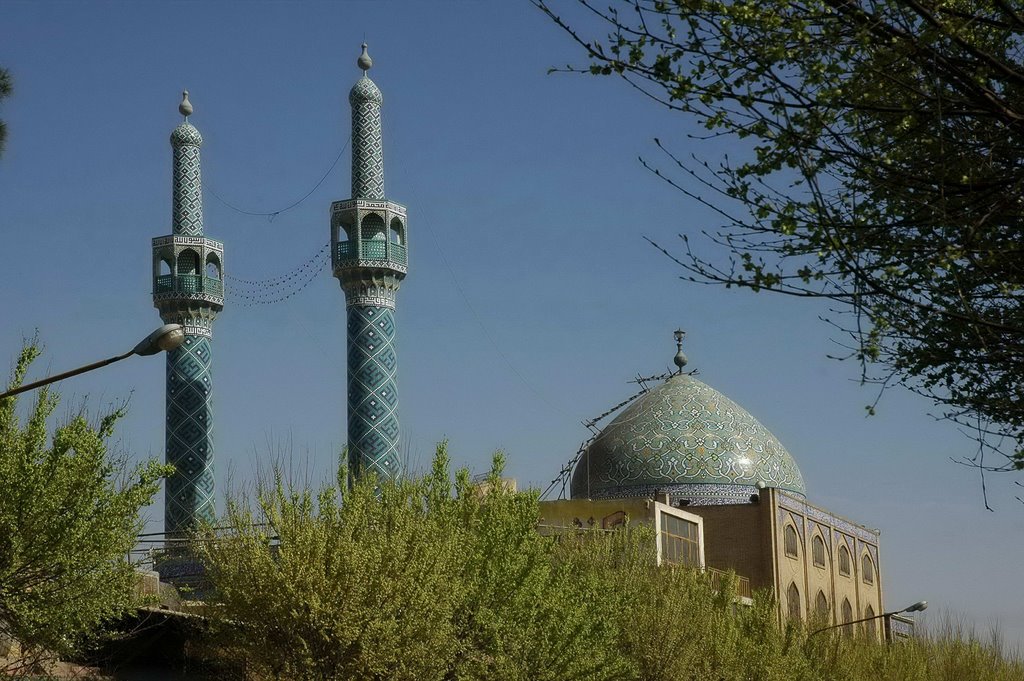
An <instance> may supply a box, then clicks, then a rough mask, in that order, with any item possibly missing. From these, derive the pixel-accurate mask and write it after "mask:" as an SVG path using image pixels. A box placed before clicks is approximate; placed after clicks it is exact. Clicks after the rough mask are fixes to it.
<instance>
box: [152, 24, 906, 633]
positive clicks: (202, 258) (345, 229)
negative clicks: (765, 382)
mask: <svg viewBox="0 0 1024 681" xmlns="http://www.w3.org/2000/svg"><path fill="white" fill-rule="evenodd" d="M357 64H358V66H359V68H360V69H361V70H362V71H363V75H362V77H361V78H359V79H358V80H357V82H356V84H355V85H354V86H353V87H352V89H351V91H350V93H349V103H350V105H351V110H352V143H351V144H352V191H351V197H350V198H349V199H346V200H342V201H335V202H334V203H333V204H331V206H330V233H331V261H332V269H333V273H334V276H335V277H337V278H338V279H339V281H340V283H341V288H342V290H343V292H344V295H345V300H346V310H347V312H346V314H347V318H348V320H347V349H348V352H347V360H348V393H347V428H348V450H349V470H350V471H352V472H353V473H354V474H355V475H361V474H365V473H367V472H369V471H372V472H373V473H374V474H376V475H377V476H378V478H379V479H395V478H397V477H398V476H399V475H400V474H401V461H400V457H399V442H400V438H399V418H398V381H397V356H396V352H395V337H396V325H395V310H396V294H397V292H398V289H399V286H400V284H401V282H402V280H403V279H404V278H405V275H406V273H407V271H408V262H409V261H408V250H407V248H408V246H407V233H406V228H407V221H406V217H407V213H406V208H405V207H404V206H402V205H400V204H398V203H395V202H393V201H391V200H389V199H388V198H387V197H386V194H385V191H384V156H383V145H382V135H381V106H382V103H383V97H382V95H381V91H380V89H379V88H378V87H377V86H376V84H374V82H373V81H372V80H370V78H369V77H368V75H367V72H368V71H369V70H370V68H371V67H372V65H373V62H372V60H371V59H370V57H369V55H368V54H367V50H366V45H365V44H364V45H363V50H362V55H361V56H360V57H359V59H358V61H357ZM184 95H185V96H184V99H183V101H182V103H181V105H180V106H179V112H180V113H181V114H182V115H183V116H184V118H185V120H184V121H183V122H182V123H181V124H180V125H179V126H178V127H177V128H175V130H174V131H173V133H172V134H171V147H172V150H173V188H172V197H173V201H172V204H173V207H172V233H171V234H170V235H167V236H161V237H157V238H155V239H153V242H152V247H153V303H154V305H155V306H156V308H157V309H158V310H159V312H160V316H161V318H162V319H163V320H164V322H165V323H178V324H181V325H182V326H183V327H184V330H185V342H184V344H183V345H182V346H181V347H179V348H178V349H176V350H174V351H172V352H170V353H169V354H168V356H167V371H166V457H167V461H168V462H169V463H171V464H173V465H174V466H175V468H176V471H177V472H176V473H175V474H174V475H173V476H171V478H170V479H168V481H167V485H166V489H165V518H164V525H165V526H164V530H165V535H166V536H167V537H169V538H173V537H181V536H184V535H185V534H186V533H187V532H188V531H189V530H190V529H191V528H194V527H196V526H197V525H198V524H199V523H201V522H204V521H208V520H212V519H213V518H214V516H215V505H214V442H213V410H212V389H213V372H212V339H213V321H214V319H215V318H216V316H217V314H218V313H220V312H221V311H222V309H223V307H224V245H223V244H222V243H221V242H219V241H215V240H213V239H210V238H208V237H207V236H206V235H205V233H204V225H203V208H202V198H203V197H202V180H201V169H200V157H199V150H200V147H201V146H202V142H203V138H202V135H201V134H200V133H199V131H198V130H197V129H196V128H195V127H194V126H193V125H192V124H191V123H190V122H189V120H188V118H189V116H190V115H191V114H192V113H193V107H192V104H191V102H190V101H189V99H188V93H187V92H185V93H184ZM676 342H677V353H676V358H675V362H676V366H677V368H678V371H676V372H675V373H674V374H671V375H669V376H667V377H662V378H664V381H663V382H662V383H661V384H660V385H657V386H656V387H654V388H652V389H649V390H645V391H644V392H643V393H642V394H641V395H640V396H638V397H637V399H635V400H633V401H632V402H631V403H630V404H629V405H628V406H627V407H626V408H625V409H623V410H622V411H621V413H619V414H618V416H617V417H616V418H614V419H613V420H612V421H611V422H610V423H609V424H608V425H607V426H606V427H605V428H604V429H603V430H602V431H600V433H599V434H597V435H596V436H595V437H594V438H593V439H592V440H591V441H590V442H589V444H588V445H587V446H586V447H585V449H583V450H581V454H580V456H579V457H578V459H577V461H576V463H575V468H574V470H573V472H572V478H571V484H570V497H571V498H570V499H563V500H558V501H550V502H543V504H542V511H541V512H542V515H543V517H542V518H541V519H540V522H539V528H540V530H541V531H542V532H561V531H572V530H576V529H582V528H603V529H610V528H614V527H616V526H617V525H621V524H623V523H625V522H627V520H628V521H631V522H645V523H649V524H651V525H653V527H654V528H655V530H656V533H655V536H656V541H657V547H656V548H657V554H658V556H659V561H660V562H664V563H671V564H684V565H690V566H694V567H696V568H699V569H707V570H712V571H727V570H731V571H733V572H735V574H736V575H737V576H738V578H739V593H740V596H741V597H749V596H750V595H751V593H752V591H753V590H758V589H768V590H771V591H772V592H773V593H774V594H776V596H777V600H778V603H779V618H780V621H784V620H785V619H787V618H792V619H796V620H811V619H815V620H816V621H818V622H823V623H830V624H842V623H847V622H851V623H852V622H855V621H857V620H861V619H865V618H871V617H874V616H876V615H880V614H882V613H883V612H884V611H883V591H882V582H881V572H880V566H881V564H880V554H879V541H878V537H879V533H878V531H877V530H871V529H868V528H866V527H864V526H862V525H859V524H857V523H854V522H852V521H849V520H847V519H844V518H842V517H840V516H838V515H836V514H834V513H832V512H831V511H830V510H828V509H825V508H823V507H821V506H818V505H815V504H813V503H811V502H810V501H808V500H807V490H806V488H805V485H804V480H803V477H802V475H801V474H800V469H799V468H798V466H797V464H796V461H795V460H794V459H793V457H792V456H791V455H790V453H789V452H788V451H786V449H785V447H783V446H782V444H781V443H780V442H779V441H778V439H776V438H775V436H773V435H772V434H771V433H770V432H769V431H768V430H767V429H766V428H765V427H764V426H763V425H762V424H761V423H760V422H759V421H758V420H757V419H756V418H754V417H753V416H752V415H751V414H750V413H748V412H747V411H745V410H744V409H743V408H742V407H740V406H738V405H737V404H736V403H735V402H733V401H732V400H730V399H729V398H728V397H726V396H725V395H723V394H721V393H720V392H718V391H717V390H715V389H714V388H712V387H710V386H708V385H706V384H705V383H702V382H701V381H699V380H697V379H696V378H694V377H693V376H692V375H691V374H690V373H687V372H685V371H684V367H685V366H686V364H687V360H686V357H685V356H684V355H683V353H682V349H681V343H682V332H677V334H676ZM161 576H162V578H163V573H162V572H161ZM874 622H875V621H874V620H871V621H870V622H867V623H865V624H864V627H865V629H864V630H865V631H873V629H872V628H871V627H873V626H874ZM895 622H896V621H895V620H892V619H891V618H887V619H886V626H887V627H888V626H895Z"/></svg>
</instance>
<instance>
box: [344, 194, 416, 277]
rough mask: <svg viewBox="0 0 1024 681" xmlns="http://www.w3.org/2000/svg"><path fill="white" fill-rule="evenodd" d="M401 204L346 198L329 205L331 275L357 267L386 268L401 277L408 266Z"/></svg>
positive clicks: (404, 223)
mask: <svg viewBox="0 0 1024 681" xmlns="http://www.w3.org/2000/svg"><path fill="white" fill-rule="evenodd" d="M407 244H408V241H407V235H406V212H405V206H403V205H401V204H398V203H395V202H393V201H371V200H367V199H349V200H347V201H335V202H334V203H333V204H331V261H332V264H333V266H334V274H335V276H341V273H342V272H351V271H352V270H358V269H370V270H389V271H391V272H393V273H394V274H396V275H398V276H399V278H401V277H404V276H405V273H406V271H407V270H408V266H409V251H408V246H407Z"/></svg>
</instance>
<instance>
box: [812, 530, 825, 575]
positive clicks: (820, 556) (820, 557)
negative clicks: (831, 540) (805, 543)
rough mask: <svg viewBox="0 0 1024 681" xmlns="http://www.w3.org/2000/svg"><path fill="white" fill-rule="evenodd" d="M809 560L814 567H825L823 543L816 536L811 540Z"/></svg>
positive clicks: (818, 536) (819, 537)
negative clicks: (812, 562)
mask: <svg viewBox="0 0 1024 681" xmlns="http://www.w3.org/2000/svg"><path fill="white" fill-rule="evenodd" d="M811 560H812V561H814V565H815V566H816V567H825V542H824V540H822V538H821V536H820V535H817V534H816V535H814V539H813V540H811Z"/></svg>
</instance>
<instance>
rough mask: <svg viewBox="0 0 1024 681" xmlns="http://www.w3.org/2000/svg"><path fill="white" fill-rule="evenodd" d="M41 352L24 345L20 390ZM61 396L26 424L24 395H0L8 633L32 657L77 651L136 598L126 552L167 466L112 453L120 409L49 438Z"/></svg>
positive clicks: (3, 613)
mask: <svg viewBox="0 0 1024 681" xmlns="http://www.w3.org/2000/svg"><path fill="white" fill-rule="evenodd" d="M38 356H39V350H38V348H37V347H36V346H35V345H29V346H26V347H25V348H24V349H23V350H22V353H21V356H20V358H19V359H18V363H17V365H16V368H15V370H14V376H13V379H12V381H11V385H12V387H15V386H18V385H20V384H21V382H22V380H23V378H24V376H25V372H26V371H27V370H28V367H29V365H30V364H31V363H32V361H33V360H35V359H36V358H37V357H38ZM57 402H58V400H57V397H56V396H55V395H54V394H53V393H51V392H49V391H47V390H46V389H45V388H44V389H42V390H40V391H39V393H38V398H37V401H36V403H35V405H34V407H33V408H32V409H31V412H30V414H29V416H28V418H27V420H26V421H25V422H24V423H22V422H21V421H20V419H19V418H18V415H17V413H16V409H15V407H16V398H12V397H9V398H5V399H0V637H13V638H15V639H17V640H18V641H20V643H21V645H22V647H23V649H24V650H25V653H26V656H28V657H32V656H37V655H39V654H43V653H47V654H48V653H54V654H69V653H71V652H74V651H75V650H76V649H77V648H78V647H79V646H80V645H81V644H82V643H83V642H84V641H85V640H86V639H87V638H88V637H89V636H90V635H92V634H94V633H95V632H96V630H97V628H98V627H99V626H100V625H102V624H103V623H104V622H105V621H107V620H109V619H111V618H114V617H117V616H118V615H120V614H122V613H123V612H124V611H125V610H126V609H127V608H129V607H131V606H132V605H133V601H134V586H135V579H136V578H135V573H134V568H133V567H132V565H131V564H129V563H128V562H127V560H126V557H127V555H128V552H129V551H130V550H131V549H132V548H133V547H134V546H135V541H136V535H137V534H138V532H139V529H140V522H141V521H140V520H139V510H140V509H141V508H142V507H144V506H146V505H148V504H149V503H150V501H151V500H152V498H153V495H154V494H156V492H157V491H158V489H159V480H160V478H161V477H162V476H163V475H165V474H166V473H167V470H166V468H165V467H164V466H160V465H157V464H156V463H155V462H150V463H147V464H143V465H141V466H137V467H134V468H128V467H127V466H126V464H125V462H124V461H123V460H118V459H116V458H113V457H111V456H110V455H109V454H108V452H107V440H108V439H109V437H110V435H111V433H112V430H113V427H114V424H115V423H116V421H117V419H118V418H119V417H120V416H121V414H122V412H121V411H120V410H118V411H115V412H114V413H112V414H109V415H107V416H105V417H104V418H103V419H102V420H101V421H100V423H99V424H98V425H96V426H93V425H91V424H90V423H89V421H88V419H86V417H85V416H84V415H83V414H81V413H79V414H77V415H74V416H72V417H71V418H69V419H68V420H67V422H66V423H64V424H63V425H59V426H58V427H57V428H56V429H55V430H54V432H53V435H52V437H51V436H48V426H47V420H48V419H49V418H50V416H51V415H52V413H53V411H54V409H55V408H56V406H57Z"/></svg>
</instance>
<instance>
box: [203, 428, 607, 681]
mask: <svg viewBox="0 0 1024 681" xmlns="http://www.w3.org/2000/svg"><path fill="white" fill-rule="evenodd" d="M500 472H501V459H500V457H496V459H495V463H494V468H493V470H492V472H491V475H490V478H489V481H488V486H489V487H490V490H489V491H488V492H487V493H486V494H484V493H481V491H480V489H479V488H478V487H476V486H474V485H473V484H471V482H470V480H469V477H468V475H467V474H466V473H465V472H464V471H463V472H461V473H460V474H459V475H458V476H457V477H456V479H455V480H454V481H453V480H452V479H451V477H450V474H449V472H448V456H447V453H446V450H445V447H444V445H441V446H440V447H439V448H438V451H437V455H436V457H435V460H434V465H433V469H432V471H431V473H430V474H429V475H427V476H426V477H424V478H422V479H420V480H415V481H409V480H407V481H402V482H398V483H387V484H383V485H378V484H377V481H375V480H373V479H366V480H362V481H359V482H356V483H355V484H354V485H353V486H352V488H351V489H349V490H346V486H345V485H344V484H342V483H339V484H336V485H331V486H328V487H325V488H323V489H321V490H320V491H319V492H318V493H317V494H315V495H314V494H313V493H311V492H310V491H308V490H297V489H293V488H290V487H288V486H287V485H286V484H285V483H284V482H283V480H282V476H281V475H280V473H276V474H275V476H274V478H273V480H272V481H271V482H269V483H267V484H261V485H260V486H259V489H258V491H257V494H256V497H255V500H254V501H253V502H252V503H250V501H249V500H247V499H240V498H235V499H232V500H230V501H229V503H228V507H227V518H226V525H227V526H228V527H229V528H230V529H229V530H228V531H227V532H226V533H224V534H215V533H213V532H210V533H208V534H207V535H206V536H205V537H202V538H201V539H202V540H201V541H199V542H198V543H197V547H198V550H199V552H200V554H201V555H202V556H203V559H204V561H205V562H206V564H207V565H208V570H209V575H210V578H211V580H212V582H213V584H214V586H215V589H216V593H217V598H216V600H217V603H216V605H215V606H212V607H211V612H210V615H211V617H212V619H213V621H214V622H219V623H220V626H218V627H216V629H215V630H216V631H217V639H216V640H219V641H223V642H225V644H226V645H227V646H228V647H231V648H234V649H235V650H237V651H238V652H239V654H240V656H241V658H242V659H244V660H246V665H247V666H248V668H249V669H250V671H253V670H255V671H257V672H260V673H263V674H268V675H271V676H272V677H273V678H289V679H312V678H316V679H394V680H402V679H410V680H412V679H415V680H417V681H429V680H430V679H467V680H468V679H481V680H483V679H494V680H495V681H497V680H501V681H514V680H516V679H521V680H523V681H528V680H545V679H547V680H550V681H560V680H568V679H584V678H585V679H614V678H622V673H623V669H624V665H623V663H622V661H621V659H620V657H619V655H618V653H617V652H616V650H615V648H614V646H613V645H612V642H613V639H612V638H611V635H612V633H613V629H612V628H611V627H610V626H609V625H608V624H607V623H606V622H603V621H601V620H594V619H593V618H590V617H589V613H590V609H589V606H588V600H589V599H588V596H591V595H593V594H588V592H587V591H586V590H581V589H579V588H578V587H577V586H576V585H575V584H574V583H573V579H572V575H571V574H570V573H569V572H567V571H566V570H564V569H559V568H558V566H557V565H555V564H554V562H553V561H552V555H553V552H554V549H555V546H554V542H553V540H551V539H548V538H544V537H541V536H540V535H539V534H537V533H536V531H535V530H534V526H535V525H536V522H537V518H538V515H537V496H536V494H535V493H532V492H531V493H514V492H511V491H507V490H506V489H504V487H503V486H502V485H501V480H500ZM338 477H339V480H340V481H344V480H345V475H344V473H342V474H340V475H339V476H338ZM453 489H454V495H453V494H452V490H453ZM253 506H255V508H253Z"/></svg>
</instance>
